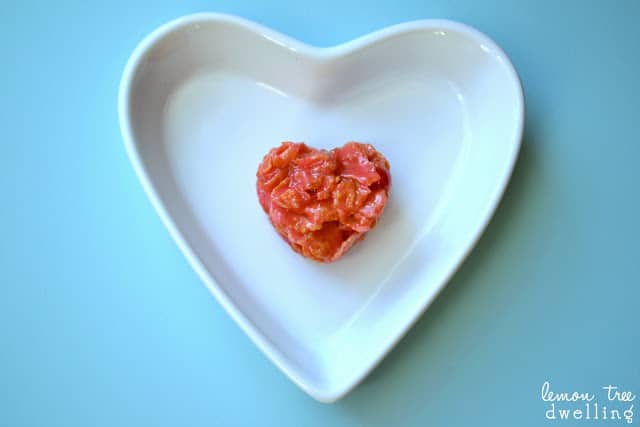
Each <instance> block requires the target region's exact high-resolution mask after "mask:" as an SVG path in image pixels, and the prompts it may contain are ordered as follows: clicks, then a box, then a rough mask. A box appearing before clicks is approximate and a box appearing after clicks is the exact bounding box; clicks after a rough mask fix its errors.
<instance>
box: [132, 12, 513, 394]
mask: <svg viewBox="0 0 640 427" xmlns="http://www.w3.org/2000/svg"><path fill="white" fill-rule="evenodd" d="M523 113H524V102H523V94H522V88H521V85H520V82H519V79H518V77H517V75H516V72H515V71H514V68H513V66H512V65H511V63H510V61H509V59H508V58H507V56H506V55H505V54H504V52H502V50H501V49H500V48H499V47H498V46H497V45H496V44H495V43H493V42H492V41H491V40H490V39H489V38H487V37H486V36H484V35H482V34H481V33H479V32H478V31H476V30H474V29H472V28H469V27H467V26H465V25H462V24H458V23H454V22H449V21H418V22H411V23H407V24H401V25H397V26H393V27H390V28H387V29H385V30H382V31H379V32H376V33H373V34H370V35H367V36H365V37H362V38H359V39H357V40H354V41H351V42H349V43H346V44H343V45H340V46H336V47H332V48H316V47H311V46H308V45H305V44H303V43H300V42H298V41H296V40H292V39H291V38H289V37H286V36H284V35H282V34H279V33H276V32H274V31H272V30H269V29H267V28H264V27H262V26H260V25H257V24H254V23H251V22H248V21H245V20H242V19H239V18H236V17H231V16H226V15H219V14H198V15H192V16H187V17H184V18H180V19H178V20H176V21H173V22H171V23H169V24H166V25H164V26H162V27H160V28H159V29H158V30H156V31H154V32H153V33H152V34H151V35H149V36H148V37H147V38H146V39H145V40H144V41H143V42H142V43H141V44H140V45H139V46H138V47H137V48H136V50H135V51H134V53H133V55H132V56H131V59H130V60H129V62H128V64H127V66H126V69H125V71H124V75H123V78H122V83H121V86H120V98H119V114H120V124H121V128H122V133H123V137H124V142H125V145H126V147H127V151H128V154H129V157H130V159H131V162H132V163H133V166H134V168H135V170H136V172H137V174H138V176H139V178H140V180H141V181H142V184H143V185H144V188H145V190H146V192H147V194H148V195H149V198H150V199H151V201H152V202H153V204H154V206H155V208H156V210H157V211H158V213H159V215H160V217H161V218H162V220H163V222H164V223H165V225H166V226H167V228H168V229H169V231H170V233H171V235H172V236H173V238H174V239H175V241H176V242H177V244H178V246H179V247H180V249H181V250H182V252H183V253H184V254H185V256H186V257H187V259H188V260H189V262H190V263H191V265H192V266H193V268H194V269H195V270H196V271H197V272H198V274H199V275H200V277H201V278H202V280H203V281H204V283H205V284H206V285H207V286H208V288H209V289H210V290H211V292H212V293H213V294H214V295H215V296H216V298H217V299H218V301H219V302H220V303H221V304H222V305H223V306H224V307H225V309H226V310H227V311H228V312H229V314H230V315H231V316H232V317H233V318H234V319H235V321H236V322H237V323H238V325H239V326H240V327H241V328H242V329H243V330H244V331H245V332H246V333H247V334H248V335H249V337H251V339H252V340H253V341H254V342H255V343H256V345H257V346H258V347H259V348H260V349H261V350H262V351H263V352H264V353H265V354H266V355H267V356H268V357H269V358H271V360H272V361H273V362H274V363H275V364H276V365H277V366H278V367H280V369H282V371H283V372H284V373H285V374H286V375H288V376H289V377H290V378H291V379H292V380H293V381H294V382H295V383H296V384H298V385H299V386H300V387H302V388H303V389H304V390H305V391H307V392H308V393H309V394H311V395H312V396H313V397H315V398H316V399H318V400H321V401H324V402H330V401H334V400H336V399H338V398H339V397H341V396H343V395H344V394H346V393H347V392H348V391H349V390H351V389H352V388H353V387H354V386H355V385H356V384H357V383H358V382H359V381H360V380H362V379H363V378H364V376H365V375H366V374H367V373H368V372H369V371H370V370H371V369H372V368H373V367H374V366H375V365H376V364H377V363H378V362H379V361H380V360H381V359H382V358H383V357H384V355H385V354H386V353H387V352H388V351H389V350H390V349H391V348H392V347H393V345H394V344H395V343H396V342H397V341H398V340H399V338H400V337H402V335H403V334H404V333H405V332H406V331H407V329H408V328H409V327H410V326H411V325H412V324H413V322H414V321H415V320H416V318H417V317H418V316H419V315H420V314H421V313H422V312H423V311H424V310H425V308H426V307H427V306H428V305H429V303H430V302H431V301H433V299H434V298H435V296H436V295H437V294H438V292H439V291H440V290H441V289H442V288H443V287H444V285H445V284H446V282H447V280H448V279H449V277H450V276H451V275H452V274H453V272H454V271H455V269H456V268H457V267H458V265H459V264H460V263H461V262H462V260H463V259H464V258H465V256H466V254H467V253H468V252H469V251H470V249H471V248H472V246H473V245H474V243H475V242H476V240H477V239H478V237H479V236H480V234H481V232H482V230H483V229H484V228H485V226H486V225H487V223H488V221H489V219H490V217H491V215H492V213H493V211H494V209H495V207H496V205H497V203H498V201H499V199H500V197H501V195H502V193H503V191H504V188H505V186H506V184H507V182H508V180H509V177H510V174H511V170H512V168H513V165H514V163H515V160H516V157H517V153H518V149H519V146H520V139H521V136H522V129H523ZM284 140H292V141H305V142H306V143H307V144H309V145H311V146H315V147H318V148H332V147H334V146H341V145H342V144H343V143H345V142H346V141H349V140H356V141H363V142H369V143H372V144H373V145H374V146H375V147H376V148H378V149H379V150H380V151H381V152H382V153H383V154H384V155H385V156H386V157H387V158H388V159H389V161H390V163H391V173H392V176H393V186H392V192H391V198H390V200H389V203H388V205H387V209H386V211H385V213H384V215H383V216H382V218H381V220H380V223H379V224H378V226H377V227H376V228H375V229H374V230H372V231H371V232H370V233H369V234H368V235H367V237H366V239H364V241H363V242H361V243H359V244H358V245H356V246H355V247H354V248H352V250H351V251H350V252H349V253H348V254H347V255H346V256H345V257H344V258H343V259H341V260H339V261H338V262H336V263H333V264H319V263H315V262H313V261H309V260H307V259H305V258H302V257H301V256H299V255H298V254H296V253H294V252H293V251H291V249H290V248H289V247H288V246H287V245H286V244H285V243H284V242H283V241H282V239H281V238H280V237H279V236H278V235H277V234H276V233H275V231H274V230H273V229H272V227H271V225H270V224H269V221H268V219H267V217H266V215H265V214H264V213H263V211H262V209H261V208H260V206H259V204H258V200H257V197H256V192H255V172H256V169H257V166H258V163H259V162H260V161H261V159H262V156H263V155H264V154H265V153H266V152H267V151H268V150H269V148H271V147H274V146H277V145H279V143H280V142H281V141H284Z"/></svg>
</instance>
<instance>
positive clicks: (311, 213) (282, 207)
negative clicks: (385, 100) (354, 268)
mask: <svg viewBox="0 0 640 427" xmlns="http://www.w3.org/2000/svg"><path fill="white" fill-rule="evenodd" d="M256 175H257V178H258V180H257V184H256V187H257V191H258V199H259V200H260V204H261V205H262V208H263V209H264V211H265V212H266V213H267V215H269V220H270V221H271V224H272V225H273V226H274V228H275V229H276V231H277V232H278V233H279V234H280V235H281V236H282V237H283V238H284V240H285V241H286V242H287V243H288V244H289V245H290V246H291V248H293V250H294V251H296V252H298V253H300V254H302V255H304V256H305V257H307V258H311V259H313V260H316V261H320V262H332V261H335V260H337V259H338V258H340V257H341V256H342V255H343V254H344V253H345V252H346V251H348V250H349V248H350V247H351V246H353V245H354V244H355V243H356V242H358V241H359V240H361V239H362V238H363V237H364V235H365V234H366V233H367V232H368V231H369V230H371V229H372V228H373V227H375V225H376V223H377V221H378V218H379V217H380V215H381V214H382V211H383V210H384V207H385V205H386V203H387V199H388V197H389V186H390V184H391V175H390V173H389V162H388V161H387V159H385V158H384V156H383V155H382V154H380V153H379V152H378V151H377V150H376V149H375V148H373V146H372V145H371V144H361V143H358V142H349V143H347V144H345V145H344V146H343V147H341V148H334V149H333V150H331V151H327V150H317V149H315V148H310V147H308V146H306V145H305V144H304V143H293V142H284V143H282V145H281V146H280V147H277V148H274V149H272V150H271V151H269V153H268V154H267V155H266V156H264V159H263V160H262V163H260V166H259V167H258V172H257V174H256Z"/></svg>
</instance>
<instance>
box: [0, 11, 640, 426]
mask: <svg viewBox="0 0 640 427" xmlns="http://www.w3.org/2000/svg"><path fill="white" fill-rule="evenodd" d="M374 3H375V6H374ZM196 11H220V12H227V13H233V14H237V15H240V16H243V17H246V18H249V19H251V20H255V21H257V22H260V23H262V24H265V25H267V26H270V27H273V28H275V29H276V30H279V31H281V32H284V33H287V34H289V35H291V36H293V37H295V38H298V39H301V40H303V41H305V42H308V43H311V44H317V45H322V46H326V45H332V44H337V43H340V42H344V41H347V40H349V39H352V38H354V37H357V36H360V35H363V34H365V33H368V32H370V31H372V30H376V29H380V28H382V27H385V26H388V25H390V24H395V23H399V22H403V21H407V20H413V19H419V18H450V19H455V20H460V21H462V22H465V23H468V24H471V25H473V26H475V27H477V28H478V29H480V30H481V31H483V32H485V33H487V34H488V35H489V36H491V37H492V38H494V39H495V40H496V41H497V42H498V43H499V44H500V45H501V46H503V48H504V49H505V50H506V52H507V53H508V54H509V55H510V56H511V58H512V60H513V62H514V64H515V66H516V68H517V69H518V71H519V72H520V74H521V77H522V80H523V84H524V88H525V92H526V98H527V117H526V131H525V137H524V144H523V147H522V153H521V157H520V159H519V162H518V164H517V166H516V170H515V174H514V176H513V180H512V182H511V184H510V186H509V188H508V191H507V193H506V195H505V198H504V200H503V202H502V203H501V205H500V207H499V209H498V211H497V214H496V216H495V218H494V220H493V221H492V223H491V224H490V226H489V228H488V229H487V231H486V233H485V234H484V236H483V237H482V239H481V241H480V243H479V244H478V246H477V247H476V249H475V250H474V251H473V253H472V255H471V256H470V257H469V259H468V260H467V261H466V262H465V263H464V266H463V267H462V269H461V270H460V271H459V272H458V273H457V274H456V275H455V277H454V279H453V280H452V281H451V283H450V284H449V286H448V287H447V288H446V290H445V291H444V292H443V293H442V294H441V296H440V297H439V298H438V300H437V301H436V302H435V304H434V305H433V306H432V307H431V308H430V309H429V310H428V311H427V313H426V314H425V315H424V316H423V317H422V318H421V320H420V321H419V322H418V323H417V324H416V325H415V327H414V328H413V329H412V330H411V332H410V333H409V334H408V335H407V336H406V338H405V339H404V340H403V341H402V342H401V344H400V345H399V346H398V347H397V348H396V349H395V350H394V351H393V352H392V353H391V354H390V356H389V357H388V358H387V359H386V360H385V361H384V362H383V363H382V364H381V365H380V367H379V368H378V369H377V370H376V371H374V373H373V374H372V375H371V376H370V377H369V378H368V379H367V380H366V381H365V382H364V383H363V384H362V385H361V386H360V387H358V388H357V389H356V390H355V391H354V392H353V393H352V394H350V395H348V396H347V397H346V398H344V399H343V400H341V401H339V402H338V403H336V404H334V405H324V404H320V403H317V402H315V401H314V400H312V399H311V398H310V397H308V396H307V395H305V394H304V393H303V392H302V391H300V390H299V389H298V388H297V387H296V386H295V385H293V384H292V383H290V382H289V380H288V379H286V378H285V376H284V375H283V374H281V373H280V372H279V371H278V370H277V369H276V368H275V367H274V366H272V364H271V363H270V362H269V361H268V360H267V359H266V357H264V356H263V355H262V354H261V353H260V352H259V351H258V350H257V349H256V348H254V346H253V344H251V342H250V341H249V339H248V338H247V337H245V336H244V335H243V333H242V332H241V331H240V330H239V328H238V327H236V326H235V324H234V323H233V322H232V321H231V320H230V319H229V318H228V316H227V315H226V314H225V312H224V311H223V310H222V309H221V307H220V306H219V305H218V304H217V303H216V302H215V300H214V299H213V298H212V297H211V296H210V295H209V293H208V292H207V290H206V289H205V287H204V286H202V285H201V283H200V281H199V279H198V278H197V277H196V275H195V273H194V272H193V271H192V270H191V268H190V267H189V266H188V265H187V263H186V261H185V260H184V259H183V257H182V255H181V254H180V253H179V251H178V249H177V247H176V245H175V244H174V243H173V242H172V240H171V239H170V238H169V235H168V233H167V232H166V231H165V229H164V228H163V226H162V224H161V223H160V220H159V218H158V216H157V215H156V213H155V212H154V211H153V209H152V207H151V205H150V203H149V202H148V201H147V199H146V197H145V195H144V193H143V191H142V188H141V186H140V185H139V183H138V181H137V179H136V177H135V176H134V172H133V170H132V168H131V166H130V165H129V162H128V160H127V157H126V155H125V151H124V148H123V145H122V142H121V138H120V134H119V129H118V118H117V111H116V98H117V90H118V84H119V78H120V75H121V72H122V69H123V67H124V64H125V62H126V60H127V58H128V56H129V54H130V53H131V51H132V49H133V48H134V46H135V45H136V44H137V43H138V42H139V41H140V40H141V39H142V38H143V37H144V36H145V35H146V34H147V33H149V32H150V31H151V30H153V29H154V28H155V27H157V26H158V25H160V24H162V23H164V22H166V21H168V20H171V19H173V18H176V17H178V16H180V15H183V14H187V13H191V12H196ZM639 18H640V2H638V1H615V2H608V1H562V2H556V1H540V0H531V1H527V2H525V1H522V2H511V1H487V2H478V1H474V0H439V1H422V2H420V1H398V0H396V1H385V2H378V1H377V2H373V1H370V2H362V3H357V2H353V1H346V0H341V1H333V0H330V1H323V2H322V3H321V4H315V5H314V4H311V3H309V4H306V3H305V2H297V1H271V2H262V1H258V0H254V1H221V2H214V1H182V2H168V1H158V0H156V1H146V2H134V1H111V2H87V1H59V2H40V3H36V2H31V1H22V2H18V1H2V2H1V3H0V53H1V55H2V63H1V64H2V65H1V71H0V100H1V102H0V125H1V126H0V128H1V130H2V150H1V152H0V425H1V426H65V427H69V426H146V425H153V426H176V425H181V426H187V425H188V426H214V425H225V426H234V425H251V426H258V425H277V426H328V425H332V426H352V425H353V426H355V425H366V426H383V425H396V426H437V425H447V426H468V425H491V426H500V425H505V426H507V425H532V426H533V425H547V424H548V423H550V422H549V421H546V420H545V419H544V411H545V409H546V408H547V407H546V405H545V404H544V403H543V402H542V401H541V399H540V387H541V385H542V383H543V381H545V380H550V381H551V382H552V388H553V389H555V390H557V391H573V390H581V391H590V392H598V391H599V390H600V387H601V386H603V385H607V384H615V385H619V386H621V387H623V388H625V389H630V390H632V391H634V392H635V393H636V394H640V363H639V362H640V343H639V338H640V329H639V326H640V308H639V307H638V305H639V302H640V287H639V285H640V283H639V280H638V278H639V276H640V259H639V258H640V257H639V252H640V251H639V249H638V245H639V242H640V226H639V225H638V220H639V219H640V201H639V200H638V198H639V197H638V196H639V195H640V191H639V189H638V186H639V184H640V140H639V138H638V134H639V127H638V126H639V124H640V82H639V79H638V75H639V74H640V25H638V19H639ZM635 406H636V412H640V399H638V400H637V401H636V405H635ZM638 422H640V417H639V416H638V414H636V416H635V417H634V424H636V423H638ZM556 423H557V424H562V425H568V424H575V425H584V423H585V421H582V422H575V423H567V422H560V421H556ZM600 424H602V423H598V424H597V425H600ZM616 424H618V425H624V423H623V422H621V421H618V422H616ZM552 425H553V424H552ZM594 425H596V424H594Z"/></svg>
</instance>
